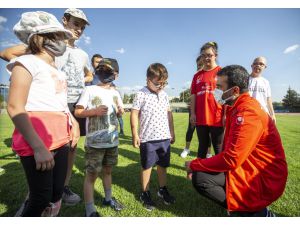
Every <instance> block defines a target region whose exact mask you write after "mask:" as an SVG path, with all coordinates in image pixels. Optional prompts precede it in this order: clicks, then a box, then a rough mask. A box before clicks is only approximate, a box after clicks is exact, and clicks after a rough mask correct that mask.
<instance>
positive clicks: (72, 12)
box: [65, 8, 90, 25]
mask: <svg viewBox="0 0 300 225" xmlns="http://www.w3.org/2000/svg"><path fill="white" fill-rule="evenodd" d="M65 14H70V15H71V16H74V17H77V18H79V19H82V20H84V21H85V22H86V24H87V25H90V23H89V21H88V19H87V17H86V15H85V14H84V12H83V11H82V10H80V9H75V8H68V9H67V10H66V11H65Z"/></svg>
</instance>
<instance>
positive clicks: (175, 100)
mask: <svg viewBox="0 0 300 225" xmlns="http://www.w3.org/2000/svg"><path fill="white" fill-rule="evenodd" d="M170 102H171V103H176V102H180V99H179V98H177V97H176V98H173V99H172V100H171V101H170Z"/></svg>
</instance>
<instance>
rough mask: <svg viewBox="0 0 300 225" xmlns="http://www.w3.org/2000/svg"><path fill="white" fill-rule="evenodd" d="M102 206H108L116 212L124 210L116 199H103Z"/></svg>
mask: <svg viewBox="0 0 300 225" xmlns="http://www.w3.org/2000/svg"><path fill="white" fill-rule="evenodd" d="M102 204H103V205H105V206H110V207H111V208H113V209H114V210H116V211H121V210H122V209H124V206H123V205H122V204H121V203H120V202H118V201H117V199H115V198H111V200H110V201H106V200H105V199H103V202H102Z"/></svg>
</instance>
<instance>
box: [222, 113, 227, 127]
mask: <svg viewBox="0 0 300 225" xmlns="http://www.w3.org/2000/svg"><path fill="white" fill-rule="evenodd" d="M222 125H223V127H225V126H226V116H225V115H224V116H222Z"/></svg>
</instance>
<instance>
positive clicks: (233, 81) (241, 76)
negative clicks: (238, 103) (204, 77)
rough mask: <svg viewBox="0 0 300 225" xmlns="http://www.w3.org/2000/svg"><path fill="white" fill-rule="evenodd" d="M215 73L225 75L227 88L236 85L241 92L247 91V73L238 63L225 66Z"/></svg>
mask: <svg viewBox="0 0 300 225" xmlns="http://www.w3.org/2000/svg"><path fill="white" fill-rule="evenodd" d="M217 75H218V76H227V81H228V88H232V87H234V86H238V87H239V88H240V92H241V93H244V92H247V91H248V81H249V73H248V72H247V70H246V69H245V68H244V67H242V66H239V65H230V66H226V67H224V68H223V69H221V70H220V71H219V72H218V74H217Z"/></svg>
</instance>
